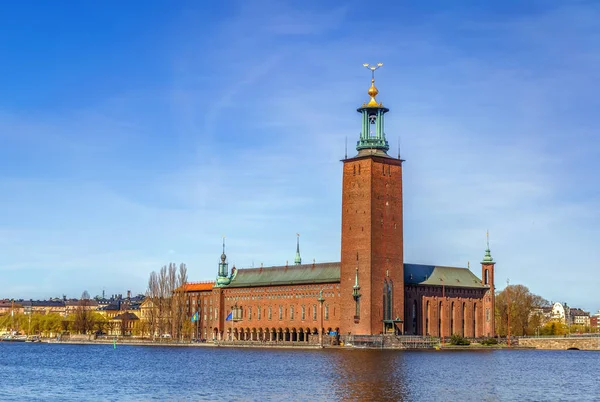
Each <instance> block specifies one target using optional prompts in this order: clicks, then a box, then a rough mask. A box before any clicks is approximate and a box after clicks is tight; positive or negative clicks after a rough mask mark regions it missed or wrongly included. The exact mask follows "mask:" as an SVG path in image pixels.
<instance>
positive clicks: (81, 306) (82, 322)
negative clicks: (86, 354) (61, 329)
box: [73, 290, 94, 334]
mask: <svg viewBox="0 0 600 402" xmlns="http://www.w3.org/2000/svg"><path fill="white" fill-rule="evenodd" d="M91 304H92V303H91V301H90V294H89V293H88V291H87V290H85V291H84V292H83V293H82V294H81V299H79V302H78V303H77V307H76V308H75V317H74V318H75V319H74V322H73V329H74V330H75V331H77V332H79V333H82V334H87V333H88V332H89V331H91V330H92V329H93V328H94V315H93V312H92V309H91Z"/></svg>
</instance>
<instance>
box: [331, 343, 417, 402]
mask: <svg viewBox="0 0 600 402" xmlns="http://www.w3.org/2000/svg"><path fill="white" fill-rule="evenodd" d="M331 358H332V360H333V361H335V363H334V365H333V367H334V372H335V375H334V377H333V388H334V393H335V399H338V400H354V401H357V400H359V401H404V400H409V399H410V398H409V394H408V386H407V382H406V379H405V357H404V354H403V353H402V352H396V351H379V350H352V351H343V352H338V353H335V354H332V356H331Z"/></svg>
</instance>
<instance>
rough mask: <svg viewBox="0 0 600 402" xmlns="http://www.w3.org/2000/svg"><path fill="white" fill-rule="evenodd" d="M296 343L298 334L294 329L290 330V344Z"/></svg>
mask: <svg viewBox="0 0 600 402" xmlns="http://www.w3.org/2000/svg"><path fill="white" fill-rule="evenodd" d="M297 341H298V332H297V331H296V328H292V342H297Z"/></svg>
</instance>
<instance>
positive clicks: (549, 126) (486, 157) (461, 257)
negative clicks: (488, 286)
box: [0, 2, 600, 308]
mask: <svg viewBox="0 0 600 402" xmlns="http://www.w3.org/2000/svg"><path fill="white" fill-rule="evenodd" d="M257 4H258V5H257V6H254V5H253V6H252V7H251V6H249V5H248V4H246V3H240V4H239V8H238V9H236V10H235V11H234V12H232V13H228V14H227V15H222V16H221V15H219V17H218V18H217V17H215V19H214V20H213V21H211V26H210V29H209V32H210V34H209V35H207V34H206V32H207V29H206V27H205V25H204V24H205V23H208V22H207V20H206V16H205V13H204V12H203V11H202V10H200V9H195V10H187V11H186V13H182V14H181V15H180V16H179V19H177V24H174V28H173V32H172V37H170V38H168V39H167V42H169V43H171V44H172V46H170V47H169V51H168V53H167V54H157V57H160V58H161V59H162V58H163V57H164V58H166V59H167V60H168V61H167V63H168V65H169V66H170V69H171V70H170V71H171V76H170V79H169V80H167V83H166V84H164V85H158V84H154V85H152V86H149V89H146V90H144V91H140V92H139V93H138V92H135V91H134V92H131V91H127V92H126V93H122V94H118V93H117V94H115V95H114V96H113V97H111V98H110V99H105V98H102V99H98V100H97V103H96V104H95V105H92V106H90V105H89V104H88V105H87V106H86V107H85V108H82V110H70V111H68V112H64V113H62V114H59V115H56V116H48V115H43V114H41V113H35V112H31V111H29V112H21V111H18V110H17V111H15V110H4V111H2V112H1V114H0V139H2V141H7V142H8V143H9V144H10V145H9V150H8V151H6V150H5V151H4V153H2V155H4V156H6V155H9V156H11V154H12V156H13V158H16V157H17V156H19V155H20V157H19V160H20V161H21V162H22V163H21V165H19V166H23V168H22V169H21V168H19V169H13V171H12V173H11V174H3V175H2V176H0V191H2V192H3V194H11V195H12V196H11V197H9V198H6V199H3V201H0V208H3V210H5V211H8V212H9V217H10V219H9V220H8V221H7V222H6V223H4V224H2V226H0V228H3V229H2V230H3V231H2V232H0V246H1V248H0V250H1V251H3V253H4V255H5V257H6V260H5V262H4V266H0V271H1V272H2V273H3V274H4V277H6V278H7V279H6V280H7V281H8V282H6V283H8V284H9V285H8V289H9V291H10V293H11V294H10V295H12V296H27V295H21V294H17V293H19V289H21V288H19V287H18V286H22V285H20V284H21V283H22V281H21V279H20V276H22V275H23V273H24V272H36V275H38V274H39V275H40V278H45V280H47V283H51V284H52V285H48V286H49V287H48V286H47V287H46V288H44V289H48V290H43V293H44V295H45V294H46V292H48V291H50V290H52V289H56V291H55V292H54V293H57V292H58V293H60V292H61V291H64V292H68V293H72V294H77V292H80V291H81V290H80V288H86V289H88V290H90V291H91V292H92V293H95V292H99V290H97V289H92V286H89V285H87V284H88V283H93V284H100V283H101V284H102V286H106V287H112V288H119V287H133V288H134V289H135V290H139V291H141V290H143V287H145V280H146V277H147V274H148V273H149V272H150V271H151V270H153V269H157V268H159V267H160V265H161V264H163V263H167V262H169V261H170V260H171V259H173V258H177V260H178V261H185V262H187V263H188V266H189V268H190V277H191V279H193V280H201V279H208V278H212V277H213V276H214V273H215V269H216V263H217V259H218V255H219V253H220V251H219V243H220V237H221V235H223V234H226V235H227V245H228V255H229V257H230V261H232V262H234V263H236V265H238V266H249V265H251V264H252V263H254V264H255V265H258V264H260V262H264V263H265V264H280V263H284V262H285V260H286V259H291V258H293V252H294V245H295V244H294V240H295V236H294V235H295V233H297V232H300V233H302V238H301V241H302V252H303V258H304V259H305V260H311V259H312V258H316V259H317V260H318V261H323V260H337V259H338V258H339V245H340V218H341V212H340V200H341V184H340V182H341V164H340V162H339V159H341V158H342V157H343V155H344V142H345V139H346V138H347V139H348V148H349V153H350V154H352V152H353V147H354V144H355V141H356V138H357V136H358V131H359V120H358V114H356V112H355V111H354V110H355V108H356V107H357V106H359V105H360V103H362V102H363V101H364V100H366V98H367V95H366V89H367V87H368V85H369V76H368V74H367V72H366V71H363V70H362V68H361V67H360V65H361V64H362V63H363V62H373V61H375V62H377V61H383V62H384V63H385V66H384V69H382V70H381V71H380V72H379V74H378V76H377V85H378V86H379V89H380V92H381V93H380V96H379V97H380V100H382V101H383V102H384V104H386V105H387V106H388V107H390V108H391V109H392V111H391V112H390V114H389V115H388V119H387V121H386V123H387V135H388V139H389V141H390V143H391V146H392V148H393V149H395V148H396V146H397V143H398V140H400V142H401V147H402V154H403V157H404V158H406V159H407V162H406V163H405V168H404V175H405V176H404V194H405V211H404V212H405V252H406V258H407V259H408V260H409V261H411V262H427V263H438V264H453V265H460V266H466V264H467V261H471V267H472V269H473V270H474V271H477V268H475V267H476V266H477V264H476V263H477V261H478V259H479V258H481V257H482V255H483V248H484V245H485V237H484V236H485V231H486V229H489V230H490V233H491V242H492V254H493V256H494V257H495V258H496V260H497V261H498V265H497V270H498V274H497V280H498V284H499V285H500V284H502V283H504V282H505V280H506V278H507V277H510V279H511V282H522V283H524V284H526V285H528V286H530V287H531V288H532V289H533V290H534V291H536V292H538V293H540V294H542V295H543V296H545V297H546V298H549V299H556V300H558V299H561V300H562V299H565V300H567V301H570V304H572V305H576V304H580V305H582V306H584V307H587V308H596V307H598V306H596V305H595V304H594V303H596V302H595V301H594V299H593V296H591V295H593V294H594V289H595V287H597V286H598V285H600V283H598V281H595V280H594V279H593V277H594V276H593V274H592V270H591V268H589V261H593V260H594V259H595V258H596V257H599V255H598V253H599V252H598V251H596V247H595V245H594V238H593V231H594V227H597V225H598V223H600V222H599V220H600V217H599V216H598V212H597V211H598V206H599V205H598V204H599V201H600V198H599V197H600V194H599V193H598V190H597V188H596V187H597V186H595V185H594V184H593V179H592V178H593V177H594V175H596V174H597V172H598V165H597V162H596V161H595V158H594V155H596V154H597V153H598V151H599V146H600V143H599V142H598V141H597V139H596V138H595V133H596V131H597V129H598V127H600V120H599V118H598V117H597V115H596V113H595V110H597V108H598V106H599V105H598V100H597V99H598V98H597V96H596V94H597V91H598V89H599V87H600V80H599V79H598V78H599V73H598V71H597V69H596V65H597V61H598V60H599V59H600V45H598V44H599V43H600V40H596V39H598V38H599V36H598V35H600V29H598V27H597V24H595V23H594V21H596V20H597V18H596V17H597V16H598V12H599V9H598V7H596V6H595V5H593V4H583V3H580V4H565V5H564V6H561V7H559V8H551V7H547V8H542V9H540V10H536V11H535V12H531V13H518V12H516V13H505V14H499V13H493V12H490V13H486V12H484V11H482V13H481V15H479V14H478V15H476V16H473V15H472V14H469V13H466V12H462V11H461V10H460V9H456V8H452V9H450V8H449V9H444V8H443V7H442V8H441V9H440V10H437V11H436V12H435V13H431V12H428V11H423V10H419V9H406V8H402V7H404V6H402V7H400V6H398V7H399V8H391V9H390V16H382V18H377V24H376V25H374V23H375V20H373V19H372V18H375V16H368V15H367V16H365V15H364V13H363V12H362V11H361V10H360V8H357V7H355V4H353V3H350V4H348V5H345V6H342V7H340V6H339V5H337V4H330V5H328V4H320V5H317V4H311V3H310V2H309V3H306V4H303V5H302V6H295V7H292V6H289V5H282V4H280V3H272V2H265V3H262V2H261V3H257ZM396 12H397V13H398V18H393V19H391V18H390V17H391V14H394V13H396ZM365 26H369V27H371V28H372V27H373V26H376V27H377V33H376V34H373V32H372V29H371V30H370V31H369V32H370V34H369V35H367V33H369V32H366V31H365ZM373 35H374V36H375V37H376V38H378V40H373ZM148 80H149V81H151V80H152V77H151V76H150V77H148ZM394 153H395V151H394ZM38 156H39V160H37V162H38V163H36V159H38ZM44 162H45V163H46V166H45V165H44ZM8 165H9V164H5V165H0V166H8ZM27 166H29V167H30V168H31V169H26V167H27ZM59 168H60V169H59ZM25 171H30V174H29V175H25V174H24V173H23V172H25ZM44 173H46V174H44ZM174 250H175V251H176V252H173V251H174ZM566 268H568V269H569V271H570V272H575V273H578V275H581V276H582V277H583V276H585V277H586V278H588V280H586V281H585V283H579V287H578V288H577V290H573V289H572V288H569V287H565V285H564V282H563V281H562V280H561V279H558V278H563V277H564V272H565V269H566ZM44 269H46V271H44ZM32 270H35V271H32ZM100 272H101V274H100ZM67 277H68V278H70V279H69V283H67V284H65V283H64V282H63V283H58V279H57V278H63V279H64V278H67ZM54 285H56V287H55V288H53V287H52V286H54ZM115 291H122V290H121V289H115ZM32 292H33V290H32Z"/></svg>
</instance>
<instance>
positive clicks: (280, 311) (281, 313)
mask: <svg viewBox="0 0 600 402" xmlns="http://www.w3.org/2000/svg"><path fill="white" fill-rule="evenodd" d="M279 319H280V320H283V307H282V306H279Z"/></svg>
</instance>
